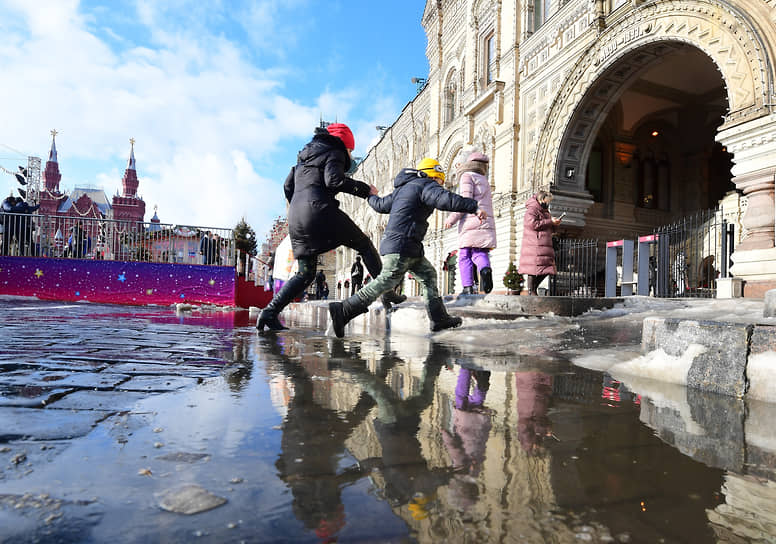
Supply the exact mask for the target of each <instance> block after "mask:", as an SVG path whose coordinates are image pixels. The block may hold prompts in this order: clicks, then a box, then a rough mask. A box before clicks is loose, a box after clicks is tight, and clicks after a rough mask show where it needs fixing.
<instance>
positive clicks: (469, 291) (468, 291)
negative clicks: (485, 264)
mask: <svg viewBox="0 0 776 544" xmlns="http://www.w3.org/2000/svg"><path fill="white" fill-rule="evenodd" d="M461 294H462V295H473V294H474V289H473V288H472V286H471V285H467V286H466V287H464V288H463V291H461Z"/></svg>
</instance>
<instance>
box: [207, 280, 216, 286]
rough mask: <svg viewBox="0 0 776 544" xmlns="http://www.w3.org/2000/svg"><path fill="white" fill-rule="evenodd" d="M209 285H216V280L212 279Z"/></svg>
mask: <svg viewBox="0 0 776 544" xmlns="http://www.w3.org/2000/svg"><path fill="white" fill-rule="evenodd" d="M208 283H209V284H210V285H215V284H216V280H212V279H211V280H210V281H209V282H208Z"/></svg>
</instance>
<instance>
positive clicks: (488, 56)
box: [485, 32, 496, 86]
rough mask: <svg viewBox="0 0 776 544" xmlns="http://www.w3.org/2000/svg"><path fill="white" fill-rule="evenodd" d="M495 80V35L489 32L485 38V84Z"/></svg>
mask: <svg viewBox="0 0 776 544" xmlns="http://www.w3.org/2000/svg"><path fill="white" fill-rule="evenodd" d="M495 80H496V35H495V34H494V33H493V32H491V33H490V34H488V36H487V37H486V38H485V85H486V86H487V85H490V84H491V83H493V82H494V81H495Z"/></svg>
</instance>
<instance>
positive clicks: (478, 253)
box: [445, 152, 496, 295]
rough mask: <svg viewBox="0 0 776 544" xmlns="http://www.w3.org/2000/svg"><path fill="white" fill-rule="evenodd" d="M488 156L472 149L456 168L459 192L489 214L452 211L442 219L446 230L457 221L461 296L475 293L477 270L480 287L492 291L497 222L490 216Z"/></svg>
mask: <svg viewBox="0 0 776 544" xmlns="http://www.w3.org/2000/svg"><path fill="white" fill-rule="evenodd" d="M488 162H489V160H488V157H487V155H485V154H484V153H480V152H474V153H471V154H470V155H469V156H468V157H467V158H466V162H464V163H463V165H462V166H461V167H460V168H459V172H460V174H461V178H460V194H461V196H465V197H467V198H473V199H474V200H476V201H477V205H478V206H479V208H480V209H481V210H484V211H485V213H487V214H488V216H487V218H486V219H485V220H484V221H480V220H479V219H478V218H477V217H476V216H475V215H471V214H465V213H461V212H455V213H452V214H450V216H449V217H448V218H447V221H445V228H446V229H449V228H450V227H452V226H453V225H455V224H458V269H459V270H460V272H461V285H462V286H463V291H462V292H461V294H462V295H472V294H474V280H475V274H476V273H477V271H479V276H480V287H481V288H482V290H483V291H484V292H485V293H490V292H491V291H492V290H493V271H492V269H491V266H490V250H491V249H494V248H495V247H496V222H495V220H494V219H493V197H492V195H491V190H490V183H488Z"/></svg>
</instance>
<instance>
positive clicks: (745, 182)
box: [733, 166, 776, 251]
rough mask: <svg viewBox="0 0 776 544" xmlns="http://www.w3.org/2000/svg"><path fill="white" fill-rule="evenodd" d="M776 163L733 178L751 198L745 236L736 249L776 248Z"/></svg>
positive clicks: (745, 194) (745, 224) (749, 199)
mask: <svg viewBox="0 0 776 544" xmlns="http://www.w3.org/2000/svg"><path fill="white" fill-rule="evenodd" d="M774 176H776V166H772V167H770V168H766V169H763V170H758V171H757V172H750V173H748V174H744V175H742V176H736V177H735V178H733V182H734V183H735V184H736V189H739V190H741V191H742V192H743V193H744V196H746V197H747V199H748V205H747V208H746V213H744V217H743V218H742V220H741V221H742V222H743V225H744V228H745V229H746V236H745V238H744V240H743V241H742V242H741V244H740V245H739V246H738V247H737V248H736V251H739V250H740V251H747V250H753V249H770V248H773V247H774V210H775V209H776V208H774V179H776V178H775V177H774Z"/></svg>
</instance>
